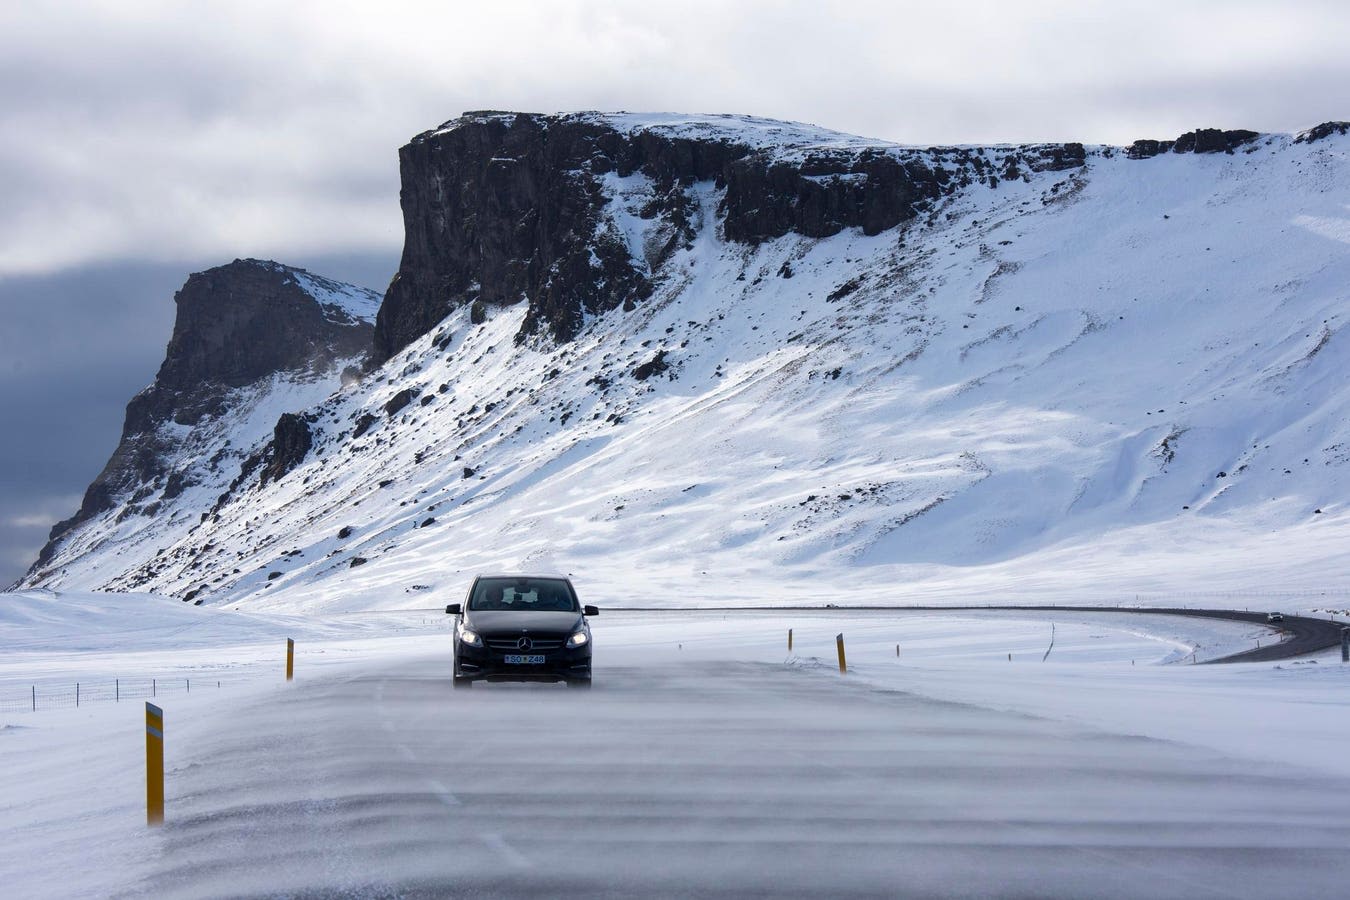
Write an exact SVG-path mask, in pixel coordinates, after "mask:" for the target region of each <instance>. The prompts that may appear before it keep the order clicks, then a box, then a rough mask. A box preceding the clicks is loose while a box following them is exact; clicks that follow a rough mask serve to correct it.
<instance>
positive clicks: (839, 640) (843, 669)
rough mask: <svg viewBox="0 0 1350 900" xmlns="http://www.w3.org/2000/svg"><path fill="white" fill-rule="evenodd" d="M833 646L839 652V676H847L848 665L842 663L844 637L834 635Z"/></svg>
mask: <svg viewBox="0 0 1350 900" xmlns="http://www.w3.org/2000/svg"><path fill="white" fill-rule="evenodd" d="M834 646H835V648H836V649H837V650H838V651H839V674H840V675H846V674H848V663H847V662H845V661H844V636H843V634H836V635H835V636H834Z"/></svg>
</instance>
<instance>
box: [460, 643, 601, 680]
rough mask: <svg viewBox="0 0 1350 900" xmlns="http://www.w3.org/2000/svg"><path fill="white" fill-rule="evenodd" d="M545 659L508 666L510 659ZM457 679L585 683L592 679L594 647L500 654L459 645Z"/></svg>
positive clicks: (505, 652)
mask: <svg viewBox="0 0 1350 900" xmlns="http://www.w3.org/2000/svg"><path fill="white" fill-rule="evenodd" d="M516 655H537V656H543V657H544V661H543V662H542V663H508V662H507V661H506V657H507V656H516ZM455 677H456V678H469V679H473V680H475V681H479V680H481V681H584V680H586V679H589V678H590V677H591V647H590V644H587V645H586V646H584V647H570V648H569V647H563V648H561V649H558V650H545V651H532V652H531V653H530V654H525V653H523V652H522V651H520V650H510V651H507V650H496V649H493V648H491V647H470V646H469V645H467V644H465V643H463V642H461V641H456V642H455Z"/></svg>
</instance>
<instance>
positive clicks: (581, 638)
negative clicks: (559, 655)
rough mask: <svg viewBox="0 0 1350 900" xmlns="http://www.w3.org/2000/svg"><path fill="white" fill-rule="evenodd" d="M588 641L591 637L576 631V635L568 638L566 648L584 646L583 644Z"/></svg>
mask: <svg viewBox="0 0 1350 900" xmlns="http://www.w3.org/2000/svg"><path fill="white" fill-rule="evenodd" d="M590 639H591V636H590V635H589V634H587V633H586V632H584V631H578V632H577V633H576V634H574V635H572V636H571V637H570V638H568V639H567V646H569V647H581V646H584V645H585V643H586V642H587V641H589V640H590Z"/></svg>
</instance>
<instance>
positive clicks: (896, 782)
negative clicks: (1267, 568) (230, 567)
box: [136, 653, 1350, 897]
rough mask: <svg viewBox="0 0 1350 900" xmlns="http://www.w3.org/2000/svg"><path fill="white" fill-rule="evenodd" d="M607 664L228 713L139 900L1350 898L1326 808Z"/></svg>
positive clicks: (1192, 766)
mask: <svg viewBox="0 0 1350 900" xmlns="http://www.w3.org/2000/svg"><path fill="white" fill-rule="evenodd" d="M620 655H624V656H626V658H627V661H628V662H629V663H631V664H627V665H622V666H613V665H611V666H606V667H603V668H599V669H598V670H597V677H598V678H599V679H600V680H599V682H598V684H597V686H596V688H595V689H594V690H593V691H591V692H589V693H585V692H577V691H568V690H566V689H564V688H562V687H554V686H536V685H521V686H517V685H490V686H489V685H479V686H475V687H474V688H473V689H472V690H470V691H458V692H453V691H452V689H451V688H450V685H449V682H448V679H447V677H446V663H447V659H446V658H445V657H444V656H440V655H431V654H423V655H420V656H417V657H415V658H408V659H405V660H402V661H390V660H388V659H386V660H385V661H384V664H383V666H382V670H380V671H349V672H346V673H344V674H336V675H333V676H332V677H325V678H321V679H316V680H315V681H313V682H310V683H304V682H302V683H297V684H296V685H294V686H293V689H291V690H288V691H283V692H277V693H274V694H272V695H271V696H269V697H266V698H262V697H260V698H258V700H257V702H256V703H249V704H244V705H243V706H241V707H240V708H239V709H237V710H235V711H234V712H233V713H232V714H230V716H228V717H226V718H222V719H218V720H217V721H216V722H215V723H214V728H213V732H214V736H213V738H212V739H211V740H210V741H194V743H196V745H197V746H196V750H195V751H194V752H192V753H191V754H190V758H184V757H181V756H180V757H179V760H178V761H179V765H178V767H177V770H176V771H175V772H174V773H173V775H172V777H173V780H174V784H173V787H172V789H171V798H170V803H171V816H170V822H169V824H168V825H166V826H165V828H164V829H163V831H162V846H161V850H160V854H159V859H158V863H157V865H156V866H155V870H154V871H153V872H152V873H151V874H150V875H149V876H148V877H146V878H145V879H144V880H143V881H142V882H141V883H140V884H139V886H138V887H137V889H136V890H137V892H139V893H143V894H146V895H151V894H153V895H161V896H162V895H166V894H167V895H176V896H251V895H264V894H266V895H271V894H284V895H291V896H295V895H304V896H309V895H325V896H329V895H335V894H342V895H349V896H412V897H417V896H442V895H447V894H464V895H470V896H484V897H493V896H520V895H533V896H550V897H558V896H577V897H591V896H624V897H629V896H639V895H651V894H679V895H699V896H727V897H747V896H785V895H788V896H795V895H816V896H849V895H857V896H883V895H891V896H894V895H907V894H925V895H928V894H939V895H991V896H1009V895H1017V896H1064V897H1069V896H1074V897H1084V896H1095V897H1102V896H1141V895H1146V896H1173V897H1175V896H1185V897H1210V896H1212V897H1248V896H1333V895H1337V894H1339V893H1340V891H1341V890H1342V889H1343V888H1344V885H1345V883H1346V878H1347V877H1350V862H1348V861H1347V859H1346V857H1345V855H1344V848H1345V847H1347V846H1350V814H1347V812H1346V808H1345V804H1346V797H1347V796H1350V792H1348V791H1347V789H1348V788H1350V783H1347V782H1345V781H1344V780H1338V779H1335V778H1325V777H1321V776H1315V775H1313V774H1312V773H1310V772H1305V771H1302V770H1297V769H1294V770H1287V769H1284V768H1282V767H1279V766H1270V767H1267V766H1259V765H1252V764H1250V763H1247V762H1241V761H1238V760H1236V759H1233V758H1231V757H1228V756H1226V755H1223V754H1220V753H1215V752H1210V751H1207V750H1204V749H1200V748H1195V747H1190V746H1186V745H1183V744H1179V743H1171V742H1165V741H1159V740H1153V739H1147V738H1138V737H1131V736H1129V735H1127V734H1113V733H1109V732H1106V731H1097V730H1088V729H1085V728H1083V727H1081V726H1075V725H1070V724H1065V723H1061V722H1056V721H1053V720H1050V719H1043V718H1037V717H1031V716H1025V715H1018V714H1013V713H1006V712H999V711H994V710H990V709H988V708H981V707H978V706H972V705H961V704H954V703H945V702H940V701H934V700H929V699H923V698H920V697H917V696H914V695H910V694H907V693H904V692H898V691H893V690H882V689H876V688H873V687H869V686H867V685H866V684H864V683H863V682H862V681H861V680H857V679H852V678H841V677H840V676H838V675H837V673H829V672H828V671H826V670H822V669H819V668H812V667H806V668H785V667H783V666H781V665H772V664H768V663H761V662H741V663H735V662H727V661H723V662H721V663H718V664H715V665H704V664H700V665H689V666H681V665H678V664H672V663H670V662H667V661H664V660H662V661H660V662H658V663H655V664H652V663H648V664H639V662H640V657H639V655H638V654H635V653H628V654H620ZM661 655H662V656H666V657H668V654H661ZM1253 727H1260V726H1259V723H1253ZM244 775H247V777H243V776H244Z"/></svg>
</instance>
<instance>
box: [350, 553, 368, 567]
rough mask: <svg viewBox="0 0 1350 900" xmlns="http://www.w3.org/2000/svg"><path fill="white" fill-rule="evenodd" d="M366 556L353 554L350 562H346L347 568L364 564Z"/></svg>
mask: <svg viewBox="0 0 1350 900" xmlns="http://www.w3.org/2000/svg"><path fill="white" fill-rule="evenodd" d="M365 564H366V558H365V557H364V556H353V557H352V558H351V562H349V563H347V568H349V569H355V568H356V567H357V566H364V565H365Z"/></svg>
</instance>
